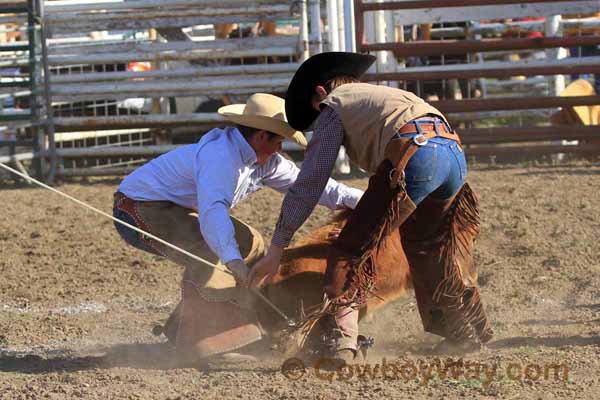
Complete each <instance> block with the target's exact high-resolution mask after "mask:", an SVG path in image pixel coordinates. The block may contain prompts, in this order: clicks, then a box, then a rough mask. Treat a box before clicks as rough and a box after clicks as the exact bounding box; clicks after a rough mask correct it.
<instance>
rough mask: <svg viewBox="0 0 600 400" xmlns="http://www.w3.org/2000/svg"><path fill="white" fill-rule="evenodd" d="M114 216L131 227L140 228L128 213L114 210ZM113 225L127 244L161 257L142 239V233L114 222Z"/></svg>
mask: <svg viewBox="0 0 600 400" xmlns="http://www.w3.org/2000/svg"><path fill="white" fill-rule="evenodd" d="M113 216H114V217H115V218H117V219H120V220H121V221H123V222H127V223H128V224H129V225H133V226H135V227H136V228H139V226H138V225H137V223H136V222H135V220H134V219H133V218H132V217H131V216H130V215H129V214H127V213H126V212H124V211H122V210H118V209H117V208H113ZM113 223H114V224H115V228H116V229H117V232H119V236H121V238H122V239H123V240H125V242H126V243H127V244H129V245H131V246H133V247H135V248H137V249H140V250H143V251H147V252H148V253H152V254H158V255H160V254H159V253H158V252H157V251H156V250H154V249H153V248H152V247H151V246H149V245H148V244H147V243H146V242H145V241H144V240H143V239H142V234H141V233H139V232H137V231H134V230H133V229H131V228H128V227H126V226H125V225H121V224H119V223H117V222H113Z"/></svg>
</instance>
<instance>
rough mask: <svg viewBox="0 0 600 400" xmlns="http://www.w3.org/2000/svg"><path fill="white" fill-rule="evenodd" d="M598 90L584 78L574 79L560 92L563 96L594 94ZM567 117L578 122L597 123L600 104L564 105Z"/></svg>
mask: <svg viewBox="0 0 600 400" xmlns="http://www.w3.org/2000/svg"><path fill="white" fill-rule="evenodd" d="M595 94H596V91H595V90H594V87H593V86H592V84H591V83H589V82H588V81H586V80H583V79H577V80H576V81H573V82H571V83H570V84H569V86H567V87H566V88H565V90H563V91H562V92H561V93H560V96H561V97H569V96H594V95H595ZM563 111H565V112H567V113H568V115H569V117H567V119H574V120H575V122H576V123H580V124H583V125H597V124H598V123H599V122H600V121H599V119H600V105H594V106H575V107H564V108H563Z"/></svg>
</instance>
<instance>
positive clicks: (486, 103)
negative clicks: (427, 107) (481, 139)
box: [429, 95, 600, 134]
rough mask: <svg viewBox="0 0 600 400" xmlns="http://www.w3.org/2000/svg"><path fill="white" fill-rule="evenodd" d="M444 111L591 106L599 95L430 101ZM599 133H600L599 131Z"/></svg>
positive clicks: (598, 99) (595, 103)
mask: <svg viewBox="0 0 600 400" xmlns="http://www.w3.org/2000/svg"><path fill="white" fill-rule="evenodd" d="M429 103H430V104H431V105H432V106H434V107H436V108H437V109H439V110H440V111H442V112H444V113H453V112H454V113H456V112H469V111H473V112H474V111H500V110H533V109H541V108H553V107H573V106H593V105H597V104H600V95H599V96H572V97H564V96H548V97H539V96H528V97H500V98H495V99H464V100H438V101H430V102H429ZM599 134H600V133H599Z"/></svg>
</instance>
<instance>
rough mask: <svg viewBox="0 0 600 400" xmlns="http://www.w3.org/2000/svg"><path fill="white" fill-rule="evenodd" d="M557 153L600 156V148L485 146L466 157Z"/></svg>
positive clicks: (470, 152)
mask: <svg viewBox="0 0 600 400" xmlns="http://www.w3.org/2000/svg"><path fill="white" fill-rule="evenodd" d="M557 153H565V154H567V153H570V154H586V155H595V156H600V146H598V145H589V144H588V145H583V146H562V145H540V146H483V147H470V148H468V149H466V150H465V155H466V156H467V157H469V156H495V155H498V156H499V155H507V156H511V155H513V156H542V155H548V154H557Z"/></svg>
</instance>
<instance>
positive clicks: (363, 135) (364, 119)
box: [321, 83, 446, 173]
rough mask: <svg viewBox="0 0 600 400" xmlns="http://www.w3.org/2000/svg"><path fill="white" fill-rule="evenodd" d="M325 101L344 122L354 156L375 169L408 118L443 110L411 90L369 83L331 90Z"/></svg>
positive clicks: (438, 113)
mask: <svg viewBox="0 0 600 400" xmlns="http://www.w3.org/2000/svg"><path fill="white" fill-rule="evenodd" d="M321 104H325V105H327V106H329V107H331V108H333V109H334V110H335V112H336V113H337V115H338V116H339V118H340V120H341V121H342V125H343V126H344V142H343V144H344V146H345V147H346V151H347V152H348V156H349V157H350V159H351V160H352V161H353V162H355V163H356V164H358V166H360V167H361V168H362V169H365V170H367V171H369V172H371V173H375V171H376V170H377V167H378V166H379V164H380V163H381V162H382V161H383V160H384V158H385V157H384V152H385V146H386V145H387V144H388V142H389V141H390V139H391V138H392V136H394V134H395V133H396V131H397V130H398V129H400V128H401V127H402V126H403V125H405V124H406V123H407V122H409V121H411V120H413V119H415V118H419V117H423V116H425V115H427V114H435V115H437V116H439V117H440V118H442V119H443V120H444V121H446V119H445V117H444V116H443V115H442V113H441V112H440V111H439V110H438V109H436V108H435V107H432V106H431V105H429V104H427V103H426V102H425V101H424V100H423V99H421V98H420V97H417V96H416V95H414V94H413V93H411V92H407V91H405V90H400V89H394V88H390V87H387V86H377V85H371V84H368V83H348V84H345V85H341V86H339V87H337V88H336V89H334V90H333V91H331V93H330V94H329V95H328V96H327V98H325V99H324V100H323V101H322V102H321Z"/></svg>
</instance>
